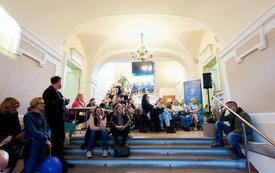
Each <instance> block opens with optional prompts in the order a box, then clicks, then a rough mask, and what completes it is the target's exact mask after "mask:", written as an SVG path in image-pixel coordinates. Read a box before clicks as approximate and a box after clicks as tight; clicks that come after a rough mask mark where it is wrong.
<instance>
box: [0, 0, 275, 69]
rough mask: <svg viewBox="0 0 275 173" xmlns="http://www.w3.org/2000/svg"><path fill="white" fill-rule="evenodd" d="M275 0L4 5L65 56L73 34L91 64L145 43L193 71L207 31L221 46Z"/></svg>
mask: <svg viewBox="0 0 275 173" xmlns="http://www.w3.org/2000/svg"><path fill="white" fill-rule="evenodd" d="M274 2H275V1H274V0H227V1H222V0H220V1H217V0H20V1H19V0H2V1H1V2H0V5H1V6H2V7H3V8H4V9H5V10H6V11H7V12H8V13H9V14H10V15H11V16H12V17H13V18H14V19H15V20H16V21H17V22H18V23H19V24H20V25H21V26H22V27H24V28H25V29H27V30H28V31H29V32H31V33H32V34H33V35H35V36H36V37H37V38H39V39H40V40H42V41H43V42H45V43H46V44H47V45H49V47H51V48H52V49H54V50H55V51H57V52H58V53H60V54H61V52H62V49H63V45H64V41H65V40H66V38H68V37H69V36H70V35H75V36H76V37H77V38H78V39H79V40H80V41H81V43H82V45H83V48H84V51H85V53H86V56H87V57H88V63H89V68H91V69H92V70H91V72H93V71H94V70H93V69H96V68H100V67H101V66H102V65H103V64H105V63H106V62H110V61H114V60H121V61H127V60H128V59H129V51H130V49H131V48H133V47H137V46H138V45H140V32H144V44H145V45H146V46H148V47H151V48H152V49H154V51H155V54H154V56H157V57H158V58H159V59H166V58H168V59H173V60H176V61H178V62H180V63H181V64H182V65H183V66H184V67H185V68H186V70H187V72H189V73H194V70H193V69H194V63H193V61H192V60H193V59H195V58H197V56H198V54H199V52H198V51H199V49H200V43H201V41H202V39H203V37H204V35H205V33H209V32H210V33H212V34H213V35H214V36H215V37H216V40H218V41H219V43H218V44H219V49H220V50H222V49H223V48H225V47H226V46H227V45H228V44H229V43H230V42H232V41H233V40H234V39H235V38H236V37H237V36H238V35H239V34H240V33H241V32H243V31H244V30H245V29H246V28H248V26H250V25H251V24H252V23H253V22H254V21H255V20H257V19H258V18H259V17H260V16H261V15H263V14H264V12H266V11H267V10H268V9H269V8H271V6H272V5H274Z"/></svg>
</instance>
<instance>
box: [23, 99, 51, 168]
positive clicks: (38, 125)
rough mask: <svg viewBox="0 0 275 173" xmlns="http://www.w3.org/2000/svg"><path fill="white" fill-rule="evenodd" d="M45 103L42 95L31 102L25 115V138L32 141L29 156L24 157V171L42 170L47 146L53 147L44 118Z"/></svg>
mask: <svg viewBox="0 0 275 173" xmlns="http://www.w3.org/2000/svg"><path fill="white" fill-rule="evenodd" d="M44 107H45V103H44V100H43V99H42V98H41V97H35V98H33V99H32V100H31V102H30V107H29V108H28V111H29V112H28V113H27V114H26V115H25V116H24V125H25V139H26V140H28V141H31V151H30V156H29V158H25V159H24V173H31V172H36V171H40V167H41V165H42V163H43V161H44V159H45V150H46V147H47V146H48V147H51V146H52V144H51V142H50V136H51V131H50V129H49V128H48V125H47V123H46V120H45V118H44Z"/></svg>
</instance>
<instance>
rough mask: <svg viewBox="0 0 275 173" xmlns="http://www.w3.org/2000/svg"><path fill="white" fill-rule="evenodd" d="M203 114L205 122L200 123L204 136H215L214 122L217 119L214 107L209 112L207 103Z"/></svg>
mask: <svg viewBox="0 0 275 173" xmlns="http://www.w3.org/2000/svg"><path fill="white" fill-rule="evenodd" d="M213 107H214V106H213ZM203 115H204V117H205V119H206V120H205V121H206V123H203V124H202V128H203V134H204V136H206V137H215V123H216V121H217V114H216V109H215V108H213V109H212V110H211V112H209V108H208V105H205V107H204V110H203Z"/></svg>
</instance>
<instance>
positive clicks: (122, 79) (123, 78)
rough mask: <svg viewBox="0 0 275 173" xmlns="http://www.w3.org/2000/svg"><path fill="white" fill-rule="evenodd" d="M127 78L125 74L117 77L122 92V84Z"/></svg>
mask: <svg viewBox="0 0 275 173" xmlns="http://www.w3.org/2000/svg"><path fill="white" fill-rule="evenodd" d="M127 80H128V79H127V78H126V77H125V76H120V78H119V79H118V81H117V82H118V83H120V84H121V91H122V92H123V91H124V85H125V83H126V81H127Z"/></svg>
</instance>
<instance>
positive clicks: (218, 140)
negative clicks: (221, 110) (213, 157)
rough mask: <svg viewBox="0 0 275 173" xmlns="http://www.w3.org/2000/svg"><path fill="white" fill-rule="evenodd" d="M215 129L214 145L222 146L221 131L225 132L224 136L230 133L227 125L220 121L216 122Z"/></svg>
mask: <svg viewBox="0 0 275 173" xmlns="http://www.w3.org/2000/svg"><path fill="white" fill-rule="evenodd" d="M215 129H216V133H215V136H216V139H215V140H216V143H218V144H223V139H222V137H223V135H222V131H224V132H225V134H226V135H228V134H229V133H230V132H231V129H230V127H229V126H228V125H226V124H224V123H223V122H222V121H217V122H216V123H215Z"/></svg>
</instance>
